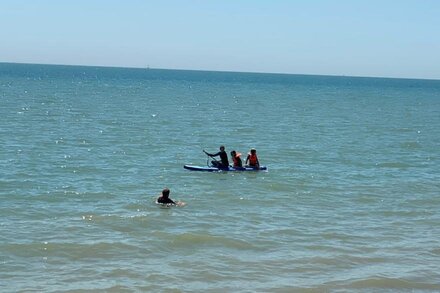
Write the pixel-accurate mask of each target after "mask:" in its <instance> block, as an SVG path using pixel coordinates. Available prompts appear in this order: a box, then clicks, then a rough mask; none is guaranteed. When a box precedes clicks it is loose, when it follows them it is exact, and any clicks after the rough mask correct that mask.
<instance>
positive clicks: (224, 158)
mask: <svg viewBox="0 0 440 293" xmlns="http://www.w3.org/2000/svg"><path fill="white" fill-rule="evenodd" d="M203 152H204V153H205V154H207V155H208V156H210V157H211V158H212V157H217V156H220V160H221V161H220V162H219V161H216V160H214V161H212V162H211V163H212V165H213V166H214V167H217V168H228V167H229V161H228V154H227V153H226V151H225V146H223V145H222V146H220V151H219V152H218V153H216V154H210V153H208V152H206V151H205V150H203Z"/></svg>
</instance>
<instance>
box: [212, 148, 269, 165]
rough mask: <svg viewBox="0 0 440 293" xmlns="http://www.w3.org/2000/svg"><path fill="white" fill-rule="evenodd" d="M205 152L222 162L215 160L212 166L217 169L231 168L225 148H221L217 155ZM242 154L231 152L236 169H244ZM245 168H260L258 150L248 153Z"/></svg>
mask: <svg viewBox="0 0 440 293" xmlns="http://www.w3.org/2000/svg"><path fill="white" fill-rule="evenodd" d="M203 152H204V153H205V154H206V155H208V156H210V157H211V158H214V157H217V156H218V157H220V161H217V160H215V159H214V160H213V161H211V163H212V166H214V167H217V168H228V167H229V160H228V155H227V153H226V151H225V146H223V145H221V146H220V151H219V152H218V153H215V154H210V153H208V152H206V151H205V150H203ZM240 156H241V154H240V153H238V152H236V151H235V150H234V151H231V159H232V163H233V164H232V167H234V168H242V167H243V162H242V160H241V158H240ZM245 167H250V168H259V167H260V162H259V161H258V157H257V150H256V149H254V148H252V149H251V150H250V152H249V153H248V156H247V157H246V162H245Z"/></svg>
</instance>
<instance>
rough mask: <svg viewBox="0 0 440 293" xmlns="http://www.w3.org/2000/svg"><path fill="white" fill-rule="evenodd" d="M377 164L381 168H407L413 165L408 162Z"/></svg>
mask: <svg viewBox="0 0 440 293" xmlns="http://www.w3.org/2000/svg"><path fill="white" fill-rule="evenodd" d="M376 166H377V167H380V168H396V169H405V168H409V167H411V166H410V165H408V164H405V163H400V162H385V163H377V164H376Z"/></svg>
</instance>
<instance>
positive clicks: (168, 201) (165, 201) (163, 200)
mask: <svg viewBox="0 0 440 293" xmlns="http://www.w3.org/2000/svg"><path fill="white" fill-rule="evenodd" d="M157 203H162V204H176V203H175V202H174V201H173V200H172V199H171V198H165V197H162V196H159V197H158V198H157Z"/></svg>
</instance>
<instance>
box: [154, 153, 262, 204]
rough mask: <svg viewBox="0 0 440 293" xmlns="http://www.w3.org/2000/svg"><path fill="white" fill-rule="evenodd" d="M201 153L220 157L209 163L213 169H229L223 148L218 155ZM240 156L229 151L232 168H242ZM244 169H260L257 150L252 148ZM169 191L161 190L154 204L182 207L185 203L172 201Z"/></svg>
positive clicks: (166, 189)
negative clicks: (218, 159)
mask: <svg viewBox="0 0 440 293" xmlns="http://www.w3.org/2000/svg"><path fill="white" fill-rule="evenodd" d="M203 152H204V153H205V154H206V155H208V156H210V157H211V158H214V157H220V161H217V160H215V159H214V160H213V161H211V163H212V165H213V166H214V167H217V168H220V169H221V168H229V167H230V165H229V160H228V154H227V153H226V151H225V146H223V145H222V146H220V151H219V152H218V153H215V154H210V153H208V152H206V151H205V150H203ZM240 156H241V154H240V153H237V152H236V151H235V150H234V151H231V159H232V162H233V164H232V167H234V168H242V167H243V162H242V160H241V158H240ZM245 167H250V168H260V162H259V161H258V157H257V150H256V149H254V148H252V149H251V150H250V151H249V153H248V156H247V157H246V162H245ZM170 192H171V191H170V189H169V188H164V189H163V190H162V193H161V195H160V196H159V197H158V198H157V199H156V203H157V204H161V205H165V206H172V205H177V206H184V205H185V203H184V202H182V201H174V200H172V199H171V198H170V197H169V196H170Z"/></svg>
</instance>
